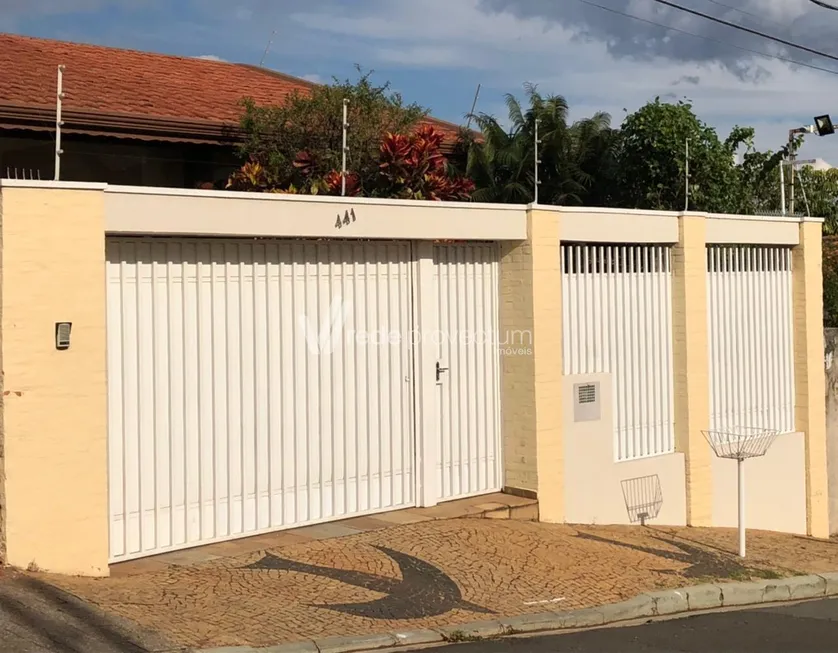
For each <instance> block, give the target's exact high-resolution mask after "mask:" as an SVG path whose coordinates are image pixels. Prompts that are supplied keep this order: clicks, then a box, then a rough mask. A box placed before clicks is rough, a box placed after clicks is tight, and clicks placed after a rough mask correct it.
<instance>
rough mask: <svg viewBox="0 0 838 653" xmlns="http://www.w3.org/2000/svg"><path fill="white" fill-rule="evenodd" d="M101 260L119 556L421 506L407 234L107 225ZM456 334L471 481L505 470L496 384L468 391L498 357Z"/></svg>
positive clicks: (484, 275) (466, 471) (470, 273)
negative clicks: (210, 231)
mask: <svg viewBox="0 0 838 653" xmlns="http://www.w3.org/2000/svg"><path fill="white" fill-rule="evenodd" d="M463 251H465V250H463ZM469 251H474V252H477V251H482V250H469ZM107 261H108V262H107V267H108V275H107V276H108V379H109V381H108V383H109V470H110V542H111V550H110V554H111V559H112V560H113V561H119V560H125V559H129V558H135V557H140V556H145V555H152V554H154V553H161V552H164V551H167V550H172V549H177V548H185V547H188V546H195V545H197V544H204V543H208V542H212V541H218V540H224V539H231V538H234V537H239V536H242V535H246V534H253V533H257V532H261V531H270V530H277V529H279V528H283V527H288V526H291V525H303V524H309V523H315V522H320V521H326V520H330V519H338V518H341V517H343V516H352V515H358V514H364V513H371V512H376V511H383V510H389V509H394V508H400V507H407V506H411V505H413V502H414V492H413V487H414V454H415V452H414V444H413V432H412V423H413V418H412V401H413V391H412V381H411V379H412V374H411V361H412V360H413V358H412V356H413V354H412V352H411V350H410V347H411V342H410V341H411V338H410V333H411V328H412V310H411V283H412V280H411V270H412V264H411V251H410V245H409V244H408V243H398V242H376V243H373V242H363V241H353V242H333V241H319V242H318V241H309V242H305V241H283V240H255V239H251V240H246V239H240V240H220V239H200V238H192V239H186V238H184V239H174V238H172V239H163V238H159V239H153V238H137V239H124V238H119V239H116V238H114V239H109V240H108V245H107ZM460 266H463V267H462V268H461V267H460ZM444 267H445V269H446V270H449V269H450V270H451V275H453V276H456V275H465V276H463V278H462V279H463V281H462V282H463V284H470V286H469V287H470V288H472V289H477V288H479V292H480V293H482V295H487V294H488V290H486V289H484V288H483V285H487V284H488V285H491V284H492V283H494V282H493V281H492V280H491V274H490V270H491V269H492V268H491V264H490V263H481V264H475V263H452V264H450V265H448V266H444ZM453 276H452V278H453ZM445 278H446V279H448V273H446V277H445ZM478 279H479V281H478ZM481 284H483V285H481ZM463 287H464V288H465V286H463ZM467 301H470V302H472V304H471V305H472V308H471V309H468V310H472V311H474V310H479V311H483V310H485V309H484V308H482V304H480V306H481V308H480V309H477V308H476V307H477V303H475V302H476V299H475V298H474V297H471V298H470V299H468V300H467ZM480 301H481V302H482V301H487V300H485V299H484V300H480ZM450 306H452V307H454V306H455V304H450ZM455 310H456V309H455ZM451 351H452V353H453V358H452V359H451V360H450V362H449V365H451V366H452V367H453V368H454V369H455V370H457V372H456V374H458V375H461V378H462V380H463V381H462V382H463V383H467V384H468V385H465V386H459V385H454V386H451V388H452V392H453V393H454V394H453V395H452V396H454V395H456V397H458V399H457V400H456V402H455V405H456V406H457V407H458V408H457V411H459V412H457V413H455V417H454V418H453V419H452V421H451V427H452V428H454V429H455V437H456V438H457V442H458V444H457V448H456V449H454V450H452V452H455V454H452V455H454V457H453V458H452V459H451V463H450V464H449V465H448V466H447V467H446V470H447V471H451V472H452V473H453V470H454V468H455V467H456V475H457V484H456V485H452V486H450V487H451V488H452V492H460V491H464V492H471V491H475V490H477V489H480V488H482V487H484V486H487V485H496V484H497V480H496V479H497V472H496V466H497V460H496V459H495V458H494V456H495V449H494V448H487V447H486V446H484V447H483V448H482V449H481V448H479V447H478V445H477V444H476V443H475V438H476V437H477V434H478V433H483V432H484V431H485V432H490V433H493V434H494V433H496V431H491V429H497V422H496V417H495V416H494V413H493V412H492V411H493V410H494V409H493V407H490V405H489V404H487V402H488V401H489V400H490V399H489V396H488V394H486V395H485V396H484V395H483V394H481V395H480V396H481V398H480V399H479V401H478V402H477V403H476V404H475V407H474V408H472V409H468V410H466V409H465V408H463V404H464V402H465V400H466V398H467V397H468V395H469V393H473V392H480V393H483V392H487V391H486V390H484V389H483V388H482V385H481V383H483V382H482V381H478V375H484V374H486V370H494V369H495V363H494V362H492V361H491V360H490V356H489V355H488V354H487V353H486V352H487V351H488V350H487V349H486V348H485V347H468V346H464V347H459V348H455V349H453V350H451ZM481 352H482V353H481ZM492 391H493V392H494V391H495V389H494V388H493V390H492ZM446 405H449V404H446ZM478 406H479V407H478ZM487 429H488V430H487ZM469 447H471V448H469ZM460 479H465V481H463V480H460ZM464 482H465V485H464V484H463V483H464Z"/></svg>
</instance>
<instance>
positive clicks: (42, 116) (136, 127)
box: [0, 104, 241, 145]
mask: <svg viewBox="0 0 838 653" xmlns="http://www.w3.org/2000/svg"><path fill="white" fill-rule="evenodd" d="M61 119H62V121H63V125H62V131H65V132H67V133H76V134H89V135H96V136H114V137H117V138H120V137H121V138H140V139H143V140H160V141H168V142H187V143H205V144H210V145H233V144H235V143H238V142H239V141H240V140H241V131H240V130H239V128H238V126H236V125H231V124H228V123H223V122H215V121H196V120H194V119H183V118H163V117H157V116H143V115H132V114H115V113H102V112H98V111H84V110H81V111H79V110H67V109H65V110H63V111H62V113H61ZM0 125H2V127H4V128H6V129H30V130H36V131H44V130H53V131H54V130H55V109H54V108H46V107H36V106H26V105H15V104H0Z"/></svg>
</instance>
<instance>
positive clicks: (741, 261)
mask: <svg viewBox="0 0 838 653" xmlns="http://www.w3.org/2000/svg"><path fill="white" fill-rule="evenodd" d="M791 256H792V253H791V248H789V247H775V246H743V245H737V246H721V245H713V246H709V247H708V248H707V286H708V292H707V303H708V310H707V319H708V333H709V336H710V339H709V355H710V428H711V429H713V430H717V431H725V430H734V431H735V430H737V429H739V428H741V427H746V428H766V429H778V430H779V431H781V432H789V431H792V430H794V367H793V365H794V349H793V347H794V343H793V308H792V265H791Z"/></svg>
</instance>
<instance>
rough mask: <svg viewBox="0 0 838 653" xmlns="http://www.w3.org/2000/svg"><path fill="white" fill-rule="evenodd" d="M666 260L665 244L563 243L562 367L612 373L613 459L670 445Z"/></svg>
mask: <svg viewBox="0 0 838 653" xmlns="http://www.w3.org/2000/svg"><path fill="white" fill-rule="evenodd" d="M670 259H671V255H670V248H669V247H667V246H663V245H637V244H633V245H605V244H602V245H594V244H568V245H562V281H563V283H562V302H563V306H562V316H563V334H562V342H563V368H564V369H563V371H564V374H568V375H569V374H598V373H610V374H611V375H612V378H613V396H614V428H615V433H614V452H615V454H614V457H615V459H616V460H631V459H634V458H642V457H647V456H654V455H658V454H664V453H671V452H673V451H675V425H674V412H673V411H674V408H673V367H672V265H671V260H670ZM557 400H558V398H557Z"/></svg>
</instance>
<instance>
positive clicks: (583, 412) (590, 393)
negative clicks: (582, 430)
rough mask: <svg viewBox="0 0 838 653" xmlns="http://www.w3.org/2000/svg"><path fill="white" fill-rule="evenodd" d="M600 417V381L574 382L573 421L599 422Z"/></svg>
mask: <svg viewBox="0 0 838 653" xmlns="http://www.w3.org/2000/svg"><path fill="white" fill-rule="evenodd" d="M599 419H600V404H599V383H574V384H573V421H574V422H597V421H599Z"/></svg>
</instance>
